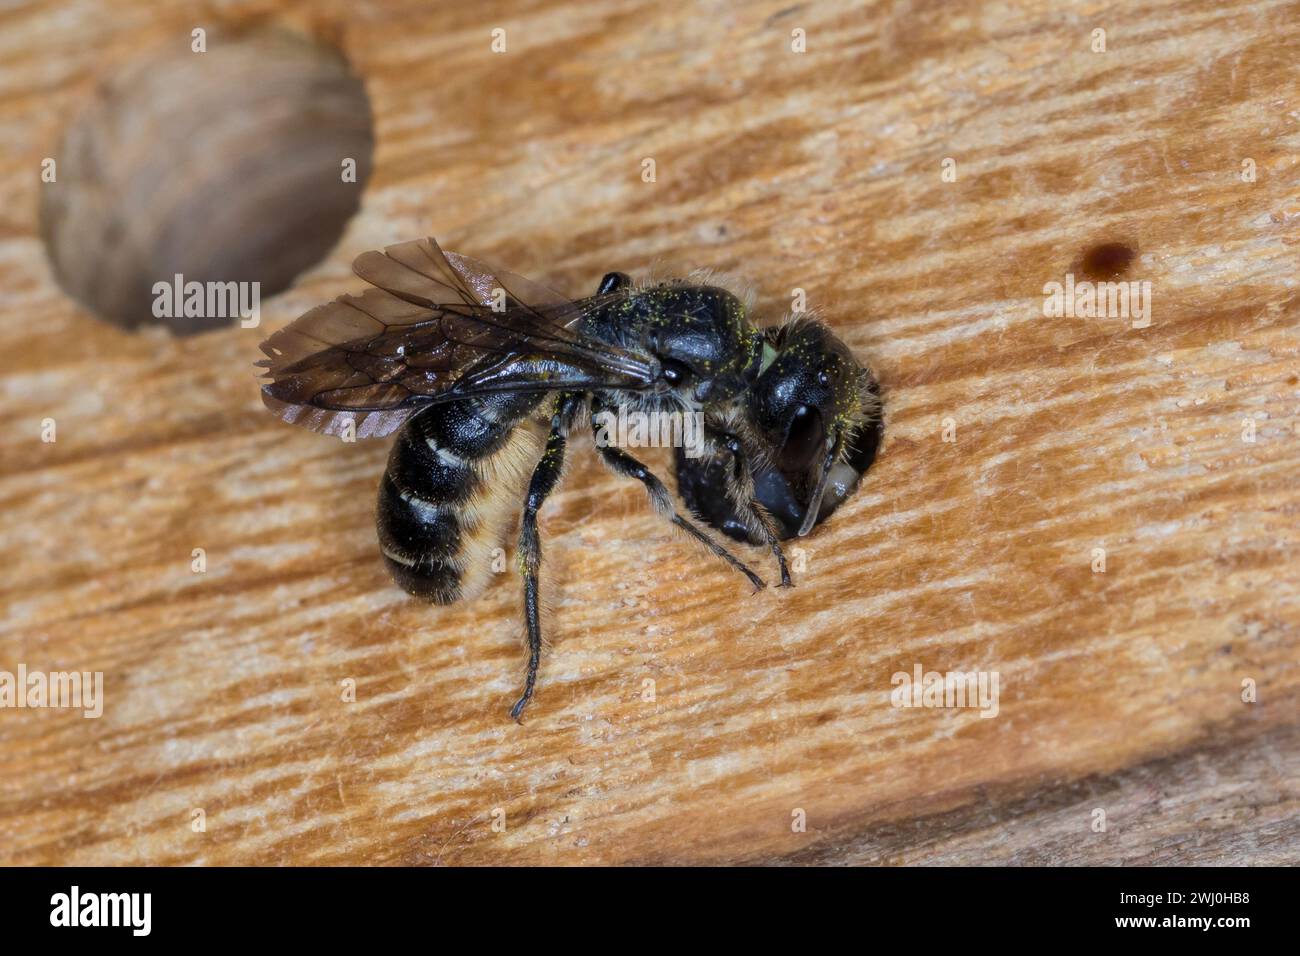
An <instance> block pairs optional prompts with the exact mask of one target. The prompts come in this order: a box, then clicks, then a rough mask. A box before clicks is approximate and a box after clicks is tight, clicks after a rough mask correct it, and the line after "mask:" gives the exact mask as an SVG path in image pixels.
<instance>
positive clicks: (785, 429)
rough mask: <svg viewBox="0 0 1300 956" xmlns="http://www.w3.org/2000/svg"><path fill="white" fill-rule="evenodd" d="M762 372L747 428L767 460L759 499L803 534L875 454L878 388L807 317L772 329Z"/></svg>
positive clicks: (846, 491)
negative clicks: (760, 445)
mask: <svg viewBox="0 0 1300 956" xmlns="http://www.w3.org/2000/svg"><path fill="white" fill-rule="evenodd" d="M760 369H761V371H760V373H759V376H758V379H757V381H756V382H755V383H754V385H753V386H751V390H750V395H749V416H750V426H751V427H752V428H753V429H754V430H755V431H757V432H758V435H759V438H760V439H761V441H762V444H763V446H764V447H765V448H766V449H768V454H769V455H770V461H769V462H768V465H769V468H768V472H769V476H768V480H767V481H766V482H760V483H759V487H758V492H759V500H760V501H763V503H764V505H765V506H766V507H767V508H768V510H769V511H772V512H773V513H774V514H775V515H776V516H777V517H782V516H784V518H785V522H783V523H791V524H793V525H794V526H795V527H797V528H798V531H797V533H798V534H799V535H806V534H807V533H808V532H809V531H811V530H812V528H813V525H815V524H816V523H817V522H818V521H821V520H822V519H823V518H825V517H826V516H827V515H829V514H830V512H831V511H834V510H835V508H836V507H838V506H839V504H840V502H842V501H843V500H844V499H845V498H846V497H848V495H849V494H851V493H852V491H853V489H854V488H855V487H856V486H857V482H858V479H859V478H860V477H861V476H862V473H863V472H864V471H866V469H867V467H868V466H869V465H870V464H871V461H872V459H873V458H874V457H875V452H876V445H877V443H878V441H879V432H878V423H879V417H880V416H879V412H880V401H879V398H878V397H877V394H876V385H875V382H874V381H873V379H872V377H871V373H870V372H868V371H867V370H866V369H865V368H863V366H862V365H861V364H859V362H858V361H857V359H855V358H854V357H853V354H852V353H851V352H850V351H849V349H848V347H847V346H846V345H845V344H844V343H843V342H841V341H840V340H839V339H838V338H836V337H835V335H833V334H832V333H831V331H830V329H828V328H827V327H826V326H825V325H823V324H822V323H820V322H814V321H811V320H807V319H800V320H796V321H793V322H789V323H787V324H785V325H782V326H778V327H776V328H773V329H769V330H768V331H767V334H766V336H765V341H764V345H763V359H762V363H761V365H760ZM765 498H771V499H773V500H771V501H767V500H764V499H765Z"/></svg>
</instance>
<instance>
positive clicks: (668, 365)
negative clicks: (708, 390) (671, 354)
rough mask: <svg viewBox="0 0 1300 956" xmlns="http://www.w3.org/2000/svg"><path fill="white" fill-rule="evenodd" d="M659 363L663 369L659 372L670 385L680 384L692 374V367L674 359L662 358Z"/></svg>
mask: <svg viewBox="0 0 1300 956" xmlns="http://www.w3.org/2000/svg"><path fill="white" fill-rule="evenodd" d="M659 365H660V369H661V371H660V373H659V374H660V375H661V376H662V377H663V380H664V381H665V382H667V383H668V384H669V385H680V384H681V383H682V382H684V381H686V379H687V377H688V376H689V375H690V374H691V370H690V369H688V368H687V367H686V366H685V365H683V364H682V363H681V362H677V361H674V360H673V359H668V358H666V359H661V360H660V362H659Z"/></svg>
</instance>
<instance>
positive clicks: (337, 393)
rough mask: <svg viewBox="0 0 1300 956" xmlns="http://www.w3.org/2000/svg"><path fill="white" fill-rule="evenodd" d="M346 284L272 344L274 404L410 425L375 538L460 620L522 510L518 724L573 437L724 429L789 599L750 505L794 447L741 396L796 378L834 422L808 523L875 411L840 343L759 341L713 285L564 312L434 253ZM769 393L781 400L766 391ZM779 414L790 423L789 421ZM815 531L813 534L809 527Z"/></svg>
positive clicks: (751, 523)
mask: <svg viewBox="0 0 1300 956" xmlns="http://www.w3.org/2000/svg"><path fill="white" fill-rule="evenodd" d="M353 269H354V271H355V272H356V273H357V275H358V276H360V277H361V278H362V279H364V280H366V281H367V282H368V283H370V284H371V285H372V286H373V288H370V289H367V290H365V291H364V292H363V293H361V294H360V295H343V296H340V297H339V298H337V299H335V300H334V301H333V302H330V303H327V304H325V305H322V306H318V307H317V308H314V309H312V310H311V311H309V312H307V313H305V314H304V315H302V316H301V317H299V318H298V319H296V320H295V321H294V322H292V323H291V324H290V325H288V326H287V327H286V328H284V329H283V330H281V331H279V332H277V333H275V334H274V335H272V336H271V337H270V338H269V339H267V340H266V341H265V342H263V343H262V350H263V352H265V353H266V355H267V356H268V358H266V359H263V360H262V361H261V362H260V363H259V364H260V365H261V366H262V367H263V368H264V369H265V374H266V375H267V376H268V377H269V378H270V379H271V381H270V382H268V383H266V384H264V385H263V386H262V393H263V401H264V402H265V404H266V405H267V407H268V408H269V409H271V410H272V411H273V412H275V413H276V414H277V415H278V416H279V417H281V418H282V419H284V420H285V421H288V422H292V423H295V424H300V425H304V426H306V427H308V428H311V429H313V430H315V431H319V432H323V433H325V434H334V435H340V434H345V433H347V432H349V431H351V432H353V433H354V434H355V435H356V436H357V437H380V436H383V435H388V434H391V433H392V432H394V431H397V430H398V429H399V428H400V429H401V431H400V433H399V434H398V436H397V439H396V441H395V443H394V445H393V448H392V452H391V453H390V455H389V459H388V468H387V470H386V471H385V473H384V477H383V479H382V481H381V482H380V486H379V506H378V521H377V523H378V532H379V543H380V550H381V552H382V554H383V558H384V562H385V563H386V565H387V566H388V569H389V571H390V572H391V573H392V575H393V577H394V579H395V580H396V581H397V583H398V584H400V585H401V586H402V587H403V588H405V589H406V590H407V591H408V592H410V593H411V594H413V595H416V596H417V597H421V598H425V599H427V600H430V601H434V602H436V603H439V604H450V603H452V602H453V601H456V600H459V599H461V598H470V597H473V596H475V595H477V594H478V593H479V592H480V591H481V590H482V589H483V588H484V587H485V585H486V583H487V580H488V576H489V570H490V565H491V555H492V552H493V551H494V550H495V549H497V548H499V547H501V546H502V545H503V544H504V543H505V539H506V536H507V535H508V534H509V531H510V529H511V527H512V525H513V521H514V518H515V515H516V514H517V513H518V512H519V511H520V510H522V517H521V519H520V529H519V543H518V559H519V568H520V572H521V573H522V575H523V579H524V618H525V623H526V628H527V638H528V671H527V676H526V678H525V681H524V688H523V693H522V694H521V696H520V697H519V699H518V701H516V702H515V704H514V706H513V707H512V708H511V711H510V714H511V716H512V717H513V718H514V719H516V720H518V719H519V718H520V715H521V714H522V713H523V711H524V708H525V707H526V706H527V705H528V702H529V700H530V699H531V698H532V696H533V691H534V689H535V686H536V682H537V669H538V664H539V661H540V657H541V647H542V633H541V625H540V620H539V617H540V615H539V604H538V571H539V569H540V566H541V557H542V552H541V543H540V540H539V537H538V531H537V514H538V511H539V510H540V509H541V507H542V504H543V503H544V502H545V500H546V498H547V496H548V495H549V494H550V493H551V491H552V490H553V489H554V488H555V486H556V484H557V483H558V481H559V478H560V474H561V471H562V469H563V465H564V455H565V446H566V442H567V438H568V434H569V432H570V430H571V429H572V428H574V427H579V426H583V425H590V426H592V427H593V430H594V427H595V426H594V422H595V420H596V418H597V416H598V415H600V414H601V413H606V412H612V411H613V410H615V409H617V408H619V407H620V406H621V407H623V408H625V409H628V410H632V411H636V412H641V413H647V414H652V413H657V412H660V411H663V410H678V411H682V412H688V413H689V412H702V413H703V414H704V416H705V420H706V423H707V422H712V423H713V427H712V428H709V427H706V445H705V456H704V460H706V461H708V462H716V461H720V460H722V456H723V455H727V456H730V457H729V460H728V464H727V471H728V476H727V479H726V481H725V483H724V485H725V488H724V491H723V493H724V494H725V495H726V496H727V501H728V502H729V506H730V513H731V515H733V516H734V517H735V519H736V520H738V521H740V522H741V523H742V524H743V526H744V527H745V528H746V529H747V530H748V532H749V534H750V535H751V536H752V537H753V538H754V539H755V540H758V541H760V542H761V543H763V544H766V545H767V546H769V547H770V548H771V550H772V552H773V554H774V555H775V556H776V559H777V562H778V564H779V567H780V573H781V583H782V585H785V586H789V584H790V583H791V581H790V575H789V571H788V568H787V565H786V560H785V556H784V554H783V552H782V549H781V544H780V537H781V530H780V527H779V526H778V524H777V523H776V521H774V519H773V517H772V515H771V514H769V508H770V504H769V505H766V506H765V505H764V504H763V503H762V501H761V500H760V499H759V498H758V497H757V493H758V492H757V491H756V488H755V485H754V482H753V480H752V474H751V469H750V464H751V462H752V461H757V462H763V461H766V460H767V458H768V457H770V455H771V453H772V452H773V450H775V452H776V457H777V459H778V461H779V462H785V459H783V458H782V455H783V454H784V450H785V449H786V448H787V446H791V442H792V434H791V430H790V429H789V428H785V431H784V432H782V430H781V429H782V428H783V427H784V425H783V424H782V423H781V422H778V421H773V422H767V421H766V420H765V419H763V417H762V411H763V408H764V407H765V406H763V407H760V405H759V404H755V403H754V402H753V400H749V401H747V400H746V398H745V396H746V394H747V392H749V391H750V390H751V389H752V388H753V387H754V386H755V385H756V384H758V383H772V382H773V380H772V379H771V378H770V376H771V375H772V374H773V369H777V370H780V369H786V368H787V367H789V368H790V369H791V371H792V372H794V371H798V374H799V375H804V374H805V373H808V374H811V375H813V376H814V381H816V382H818V383H819V384H818V388H819V389H821V391H819V392H818V393H817V395H818V396H819V397H818V398H816V399H815V401H816V402H820V404H817V405H816V408H817V409H818V414H822V415H825V416H828V417H825V418H824V419H823V420H822V422H821V424H820V425H813V426H812V430H813V431H816V430H817V429H818V428H821V429H822V432H823V434H821V436H820V438H818V437H817V436H813V437H811V438H809V439H808V440H809V442H810V443H811V444H814V445H817V446H818V447H819V448H821V449H822V451H821V459H820V460H821V463H822V464H821V469H822V472H821V476H820V477H819V478H817V479H815V487H814V488H813V490H812V491H810V492H808V495H809V497H808V499H807V500H808V501H809V502H810V504H809V505H808V509H809V510H808V513H809V514H814V513H820V511H819V507H818V506H814V505H812V504H811V501H812V498H813V497H816V498H818V499H819V500H820V497H821V495H822V492H823V491H824V490H825V487H826V483H827V479H828V476H829V475H830V474H831V473H832V472H833V471H834V468H835V465H836V463H837V462H839V461H841V460H842V459H844V458H845V456H846V454H847V453H846V451H845V449H846V448H848V447H849V444H848V443H847V442H846V439H847V437H848V435H849V432H850V431H851V429H852V428H853V427H855V426H854V423H857V422H860V421H862V420H864V419H865V418H869V417H870V416H871V415H872V414H874V411H873V409H874V406H872V405H870V401H869V393H868V392H866V391H864V390H863V389H862V388H861V382H860V375H859V374H858V373H860V372H861V369H860V367H859V366H857V364H856V362H854V361H853V359H852V356H851V355H849V354H848V351H847V349H844V348H843V347H842V346H837V345H835V343H834V340H833V339H831V338H822V339H816V338H815V337H806V336H805V335H804V334H802V333H800V334H799V335H795V334H794V332H795V331H796V330H798V329H799V327H798V326H794V327H792V328H791V331H789V332H787V333H786V334H785V336H784V337H782V336H780V335H777V336H768V337H765V336H764V334H763V333H762V332H760V331H759V330H758V329H756V328H755V327H754V326H753V325H752V324H751V323H750V321H749V318H748V315H747V309H746V306H745V304H744V303H742V302H741V300H740V299H739V298H737V297H736V296H735V295H734V294H733V293H731V292H729V291H727V290H726V289H723V288H720V287H718V286H714V285H709V284H707V283H705V282H703V281H700V282H697V281H693V280H690V279H687V280H672V281H666V282H657V283H652V284H649V285H644V286H638V285H635V284H634V283H633V282H632V281H631V279H629V278H628V276H626V275H625V274H623V273H621V272H611V273H609V274H608V275H606V276H605V277H604V279H602V280H601V283H600V286H599V287H598V288H597V290H596V294H595V295H593V296H590V297H588V298H584V299H580V300H578V301H570V300H568V299H566V298H564V297H562V296H560V295H557V294H556V293H554V292H551V291H550V290H547V289H545V288H543V287H541V286H539V285H537V284H535V283H532V282H529V281H528V280H526V279H524V278H522V277H520V276H517V275H513V274H512V273H509V272H503V271H499V270H494V269H491V268H489V267H488V266H486V265H485V264H483V263H481V262H478V261H476V260H474V259H470V258H468V257H465V256H460V255H456V254H455V253H444V252H443V250H442V249H441V248H440V247H439V246H438V244H437V243H436V242H435V241H434V240H433V239H420V240H416V241H413V242H405V243H400V244H398V245H394V246H389V247H387V248H386V249H385V250H384V251H383V252H367V253H364V254H362V255H361V256H360V257H358V258H357V260H356V261H355V262H354V263H353ZM809 328H813V326H809ZM827 335H829V333H827ZM853 369H857V372H853ZM823 370H824V371H825V380H824V381H823V380H822V377H820V376H819V372H821V371H823ZM765 387H766V386H765ZM773 391H774V392H777V393H779V392H781V389H780V388H778V387H775V383H773ZM827 395H833V397H831V398H827V397H825V396H827ZM810 401H814V399H810ZM773 412H774V414H775V415H776V416H777V417H778V418H780V417H781V416H782V415H784V409H783V408H781V409H773ZM798 440H800V441H802V439H798ZM823 446H824V447H823ZM597 450H598V452H599V454H600V455H601V457H602V458H603V459H604V461H605V463H606V464H607V465H608V466H609V467H610V468H611V469H613V471H614V472H615V473H617V474H620V475H625V476H628V477H631V478H635V479H636V480H637V481H640V482H641V483H642V484H643V485H644V486H645V488H646V490H647V492H648V493H649V496H650V500H651V503H652V504H653V506H654V508H655V509H656V511H658V512H659V513H660V514H661V515H663V516H665V517H666V518H667V519H668V520H669V521H671V522H672V524H674V525H676V526H677V527H678V528H681V529H682V530H683V531H684V532H686V533H687V534H688V535H689V536H691V537H693V538H695V539H696V540H698V541H699V542H700V543H701V544H703V545H704V546H705V547H707V548H708V549H709V550H710V551H712V552H713V553H714V554H715V555H717V556H718V557H719V558H721V559H722V560H724V561H726V562H727V563H728V564H729V565H731V566H732V567H733V568H735V569H736V570H737V571H739V572H740V573H742V574H744V575H745V577H746V578H748V580H749V581H750V583H751V584H752V585H753V586H754V587H755V588H756V589H758V588H762V587H763V586H764V583H763V581H762V579H761V578H759V576H758V575H757V574H755V573H754V572H753V571H752V570H751V569H750V568H749V567H748V566H747V565H746V564H745V563H744V562H742V561H741V560H740V559H738V558H737V557H736V556H735V555H733V554H732V553H731V552H730V551H728V550H727V549H726V548H725V547H723V546H722V545H720V544H719V543H717V542H716V541H714V540H713V538H711V537H710V536H709V535H708V534H706V533H705V532H704V531H702V530H701V529H700V528H699V527H698V526H697V525H696V524H695V523H694V522H693V521H691V520H690V519H689V518H687V517H685V516H683V515H682V514H680V513H679V512H678V510H677V508H676V506H675V505H674V502H673V498H672V496H671V495H670V494H669V492H668V490H667V488H666V487H665V486H664V484H663V482H662V481H660V480H659V478H658V477H656V476H655V475H654V474H652V473H651V472H650V470H649V469H648V468H647V467H646V466H645V465H644V464H642V463H641V462H640V461H638V460H637V459H636V458H634V457H633V456H632V455H630V454H628V453H627V452H626V451H625V450H623V449H622V448H619V447H616V446H613V445H610V444H608V443H605V442H601V441H599V440H598V441H597ZM792 461H793V450H792V449H791V457H790V462H792ZM790 493H791V494H800V493H802V492H798V491H791V492H790ZM777 497H779V495H771V494H770V495H769V498H770V499H771V500H772V501H775V499H776V498H777ZM709 500H710V501H712V500H713V498H712V497H710V499H709ZM800 500H802V499H800ZM521 503H522V504H521ZM803 523H804V524H805V525H807V527H806V528H802V527H801V531H803V532H805V533H806V531H807V529H808V528H811V527H812V525H813V524H814V523H815V520H806V521H804V522H803Z"/></svg>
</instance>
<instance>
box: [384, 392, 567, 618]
mask: <svg viewBox="0 0 1300 956" xmlns="http://www.w3.org/2000/svg"><path fill="white" fill-rule="evenodd" d="M538 402H539V398H537V397H535V396H527V397H523V396H502V397H494V398H487V399H469V400H465V401H461V402H448V403H446V404H440V405H433V406H430V407H429V408H428V409H426V410H424V411H423V412H420V413H419V414H417V415H416V416H415V417H413V418H412V419H411V420H410V421H409V422H407V423H406V425H405V426H404V427H403V428H402V430H401V432H399V433H398V436H397V440H396V442H395V443H394V445H393V450H392V453H391V454H390V455H389V458H388V469H387V471H385V472H384V477H383V480H382V481H381V482H380V485H379V510H378V530H379V545H380V550H381V551H382V553H383V555H384V563H385V564H386V565H387V566H388V569H389V571H390V572H391V573H392V575H393V578H394V580H396V581H397V583H398V584H400V585H401V586H402V587H403V588H405V589H406V590H407V591H409V592H410V593H411V594H414V595H416V596H417V597H421V598H424V599H426V600H430V601H436V602H437V603H439V604H450V603H451V602H453V601H456V600H458V599H460V598H462V597H472V596H473V595H474V594H476V593H477V592H479V591H481V590H482V589H483V587H484V586H485V585H486V584H487V580H488V577H489V575H490V573H491V570H492V559H493V552H494V550H495V549H496V548H499V547H501V546H502V545H503V544H504V540H505V536H506V534H507V533H508V531H509V530H510V527H511V524H512V521H513V518H514V515H515V513H517V512H518V510H519V507H520V505H519V503H520V500H521V498H522V496H523V491H524V488H525V483H526V482H527V480H528V475H529V474H530V472H531V470H532V467H533V465H534V464H536V462H537V459H538V458H539V457H540V455H541V451H542V446H543V426H542V424H541V423H539V422H537V421H536V420H534V419H532V418H529V417H527V416H528V413H529V412H531V411H532V409H533V408H534V407H535V406H536V405H537V404H538Z"/></svg>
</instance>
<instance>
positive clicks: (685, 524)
mask: <svg viewBox="0 0 1300 956" xmlns="http://www.w3.org/2000/svg"><path fill="white" fill-rule="evenodd" d="M596 450H597V451H599V452H600V456H601V457H602V458H603V459H605V464H607V465H609V467H610V468H611V469H613V470H614V472H615V473H617V474H620V475H626V476H627V477H629V478H635V479H636V480H637V481H639V482H641V484H643V485H645V489H646V491H647V492H648V493H649V494H650V501H651V503H652V504H653V505H654V508H655V510H656V511H658V512H659V513H660V514H662V515H664V516H665V517H666V518H668V520H670V521H671V522H672V523H673V524H675V525H676V526H677V527H679V528H681V529H682V530H683V531H685V532H686V533H687V534H689V535H690V536H691V537H693V538H694V539H695V540H696V541H699V542H700V543H701V544H703V545H704V546H705V547H706V548H708V549H709V550H710V551H712V552H713V553H714V554H716V555H717V556H718V557H720V558H721V559H722V560H724V561H726V562H727V563H728V564H730V565H731V566H732V567H733V568H735V569H736V570H737V571H739V572H740V573H741V574H743V575H744V576H745V577H747V578H749V583H750V584H752V585H754V589H755V590H762V589H763V588H765V587H767V585H766V584H764V583H763V579H762V578H760V577H759V576H758V575H757V574H755V573H754V572H753V571H751V570H750V569H749V566H748V565H747V564H745V562H743V561H741V560H740V559H739V558H738V557H736V556H735V555H734V554H732V553H731V552H730V551H728V550H727V549H726V548H724V547H723V546H722V545H720V544H718V542H716V541H714V540H713V539H712V538H711V537H709V536H708V535H707V534H705V533H704V532H703V531H701V530H700V529H699V528H697V527H696V526H695V524H694V523H693V522H692V521H690V520H689V519H687V518H683V517H682V516H681V515H680V514H678V512H677V507H676V506H675V505H674V504H673V498H672V495H670V494H669V493H668V489H667V488H666V487H665V486H664V483H663V482H662V481H660V480H659V478H658V477H656V475H655V474H654V472H652V471H651V470H650V469H649V468H647V467H646V466H645V465H644V464H642V463H641V462H639V461H637V459H635V458H633V457H632V456H631V455H629V454H628V453H627V452H625V451H623V449H621V448H615V447H614V446H612V445H605V444H602V443H601V442H600V441H597V442H596Z"/></svg>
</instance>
